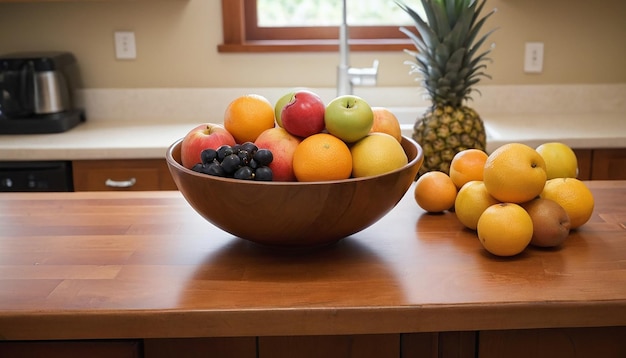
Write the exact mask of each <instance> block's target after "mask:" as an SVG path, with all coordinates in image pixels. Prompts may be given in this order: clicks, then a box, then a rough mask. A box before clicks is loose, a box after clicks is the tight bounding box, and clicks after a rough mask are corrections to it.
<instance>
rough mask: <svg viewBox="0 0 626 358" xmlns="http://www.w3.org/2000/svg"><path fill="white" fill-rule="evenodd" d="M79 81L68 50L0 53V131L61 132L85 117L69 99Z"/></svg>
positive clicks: (73, 59) (2, 132)
mask: <svg viewBox="0 0 626 358" xmlns="http://www.w3.org/2000/svg"><path fill="white" fill-rule="evenodd" d="M80 85H81V84H80V77H79V71H78V64H77V62H76V58H75V57H74V55H72V54H71V53H69V52H22V53H12V54H7V55H3V56H0V134H37V133H60V132H65V131H67V130H69V129H71V128H73V127H74V126H76V125H78V124H79V123H80V122H83V121H85V113H84V110H83V109H81V108H76V106H75V105H74V103H73V100H72V94H73V91H74V89H75V88H77V87H79V86H80Z"/></svg>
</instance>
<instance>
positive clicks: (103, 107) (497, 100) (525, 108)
mask: <svg viewBox="0 0 626 358" xmlns="http://www.w3.org/2000/svg"><path fill="white" fill-rule="evenodd" d="M288 90H290V89H289V88H157V89H151V88H137V89H113V88H112V89H108V88H104V89H81V90H78V91H77V93H76V102H77V104H78V105H80V106H82V107H84V108H85V109H86V113H87V118H88V120H89V121H96V120H98V121H99V120H131V121H141V122H143V121H159V122H199V121H208V122H221V121H222V115H223V113H224V110H225V108H226V106H227V105H228V103H229V102H230V101H231V100H232V99H234V98H236V97H237V96H240V95H243V94H247V93H256V94H260V95H263V96H265V97H266V98H267V99H268V100H270V101H271V102H272V103H274V102H275V101H276V100H277V99H278V98H279V97H280V96H282V95H283V94H284V93H286V92H287V91H288ZM311 90H313V91H314V92H316V93H318V94H319V95H320V96H321V97H322V99H323V100H324V101H325V102H329V101H330V100H332V99H333V98H334V97H335V93H336V92H335V89H334V88H311ZM478 90H479V91H480V94H478V93H475V94H474V100H473V101H472V102H470V106H472V107H474V108H475V109H476V110H478V111H479V113H502V114H520V113H528V114H532V113H541V114H568V113H581V112H584V113H593V112H598V113H601V112H621V113H624V112H626V84H606V85H511V86H484V87H479V88H478ZM355 94H356V95H358V96H361V97H363V98H364V99H366V100H367V101H368V102H369V103H370V105H372V106H384V107H389V108H402V111H403V112H407V111H408V112H411V111H413V110H415V111H418V110H419V109H420V108H423V107H427V106H428V105H429V103H428V101H426V100H424V98H423V96H422V92H421V90H420V88H419V87H417V86H416V87H360V88H355Z"/></svg>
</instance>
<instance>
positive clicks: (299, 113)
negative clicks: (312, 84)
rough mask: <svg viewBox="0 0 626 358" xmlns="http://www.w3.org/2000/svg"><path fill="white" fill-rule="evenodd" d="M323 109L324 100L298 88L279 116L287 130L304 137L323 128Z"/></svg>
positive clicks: (324, 109) (324, 108) (324, 107)
mask: <svg viewBox="0 0 626 358" xmlns="http://www.w3.org/2000/svg"><path fill="white" fill-rule="evenodd" d="M325 111H326V106H325V105H324V101H322V99H321V98H320V97H319V96H318V95H317V94H315V93H313V92H311V91H306V90H300V91H296V92H295V93H294V95H293V96H292V97H291V100H290V101H289V102H288V103H287V104H285V106H284V107H283V109H282V111H281V115H280V117H281V121H282V124H283V128H285V129H286V130H287V132H289V133H291V134H293V135H295V136H298V137H302V138H305V137H308V136H310V135H313V134H316V133H320V132H321V131H323V130H324V127H325V126H326V125H325V123H324V112H325Z"/></svg>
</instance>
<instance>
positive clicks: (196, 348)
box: [144, 337, 257, 358]
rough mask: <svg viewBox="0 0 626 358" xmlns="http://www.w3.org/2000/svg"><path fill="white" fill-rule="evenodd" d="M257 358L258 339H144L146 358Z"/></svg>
mask: <svg viewBox="0 0 626 358" xmlns="http://www.w3.org/2000/svg"><path fill="white" fill-rule="evenodd" d="M181 357H184V358H206V357H214V358H256V357H257V355H256V337H217V338H164V339H144V358H181Z"/></svg>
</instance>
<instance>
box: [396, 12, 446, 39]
mask: <svg viewBox="0 0 626 358" xmlns="http://www.w3.org/2000/svg"><path fill="white" fill-rule="evenodd" d="M422 1H428V0H422ZM396 4H397V5H398V6H400V8H401V9H402V10H404V11H405V12H406V13H408V14H409V15H410V16H411V18H412V19H413V21H414V22H415V28H416V29H417V32H418V33H419V34H420V36H421V37H422V38H421V40H420V41H421V42H422V43H423V44H425V45H426V46H427V47H428V48H432V47H435V46H437V45H439V38H438V37H437V34H436V33H435V32H434V31H433V30H432V29H431V28H430V27H429V26H428V24H427V23H426V22H425V21H424V20H422V18H421V17H420V16H419V14H418V13H416V12H415V11H414V10H413V9H411V8H410V7H408V6H406V5H405V4H403V3H400V2H397V1H396ZM429 21H430V20H429ZM400 31H402V29H400ZM405 31H408V30H406V29H405ZM405 31H402V32H404V33H405V34H407V32H405ZM409 32H410V31H409ZM407 35H408V34H407ZM409 37H410V38H411V40H413V42H415V37H416V36H415V34H413V35H412V36H409Z"/></svg>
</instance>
